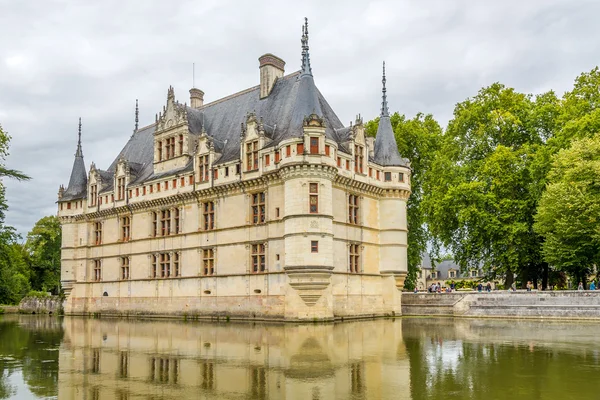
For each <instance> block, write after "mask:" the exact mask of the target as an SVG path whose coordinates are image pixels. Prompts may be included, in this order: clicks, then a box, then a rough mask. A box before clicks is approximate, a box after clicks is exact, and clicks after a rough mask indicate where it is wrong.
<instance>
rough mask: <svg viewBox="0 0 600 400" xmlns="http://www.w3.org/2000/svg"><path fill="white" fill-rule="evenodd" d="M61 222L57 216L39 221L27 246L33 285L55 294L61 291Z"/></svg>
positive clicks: (36, 288) (28, 239)
mask: <svg viewBox="0 0 600 400" xmlns="http://www.w3.org/2000/svg"><path fill="white" fill-rule="evenodd" d="M60 246H61V230H60V222H59V220H58V218H57V217H56V216H49V217H44V218H42V219H40V220H39V221H37V222H36V223H35V225H34V227H33V229H32V230H31V232H29V234H28V235H27V242H26V244H25V247H26V249H27V252H28V254H29V257H30V263H31V287H32V288H33V289H34V290H41V291H48V290H51V291H52V292H53V293H54V294H58V293H59V291H60Z"/></svg>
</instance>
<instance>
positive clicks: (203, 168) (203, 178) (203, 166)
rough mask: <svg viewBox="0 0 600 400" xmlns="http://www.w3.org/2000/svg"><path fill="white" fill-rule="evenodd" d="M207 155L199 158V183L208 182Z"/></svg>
mask: <svg viewBox="0 0 600 400" xmlns="http://www.w3.org/2000/svg"><path fill="white" fill-rule="evenodd" d="M208 171H209V169H208V154H207V155H205V156H200V182H207V181H208V173H209V172H208Z"/></svg>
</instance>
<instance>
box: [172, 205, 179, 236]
mask: <svg viewBox="0 0 600 400" xmlns="http://www.w3.org/2000/svg"><path fill="white" fill-rule="evenodd" d="M180 212H181V211H180V210H179V208H175V209H173V233H174V234H176V235H177V234H178V233H181V218H180Z"/></svg>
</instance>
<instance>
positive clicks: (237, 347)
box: [0, 316, 600, 400]
mask: <svg viewBox="0 0 600 400" xmlns="http://www.w3.org/2000/svg"><path fill="white" fill-rule="evenodd" d="M599 333H600V324H591V323H556V322H554V323H550V322H528V321H490V320H482V321H480V320H452V319H403V320H399V319H398V320H375V321H361V322H349V323H341V324H335V325H273V324H268V325H266V324H242V323H233V322H230V323H212V324H209V323H197V322H194V323H192V322H188V323H184V322H174V321H124V320H123V321H121V320H107V319H104V320H91V319H82V318H63V319H56V318H50V317H35V316H3V317H0V399H5V398H15V399H39V398H59V399H91V400H100V399H102V400H104V399H108V400H110V399H119V400H129V399H132V400H133V399H148V400H150V399H178V400H182V399H302V400H304V399H309V400H313V399H315V400H316V399H414V400H417V399H486V400H487V399H599V398H600V335H599Z"/></svg>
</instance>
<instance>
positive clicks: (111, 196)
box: [110, 194, 115, 203]
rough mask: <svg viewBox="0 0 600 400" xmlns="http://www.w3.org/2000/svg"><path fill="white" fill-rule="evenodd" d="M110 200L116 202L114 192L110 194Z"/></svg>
mask: <svg viewBox="0 0 600 400" xmlns="http://www.w3.org/2000/svg"><path fill="white" fill-rule="evenodd" d="M110 201H111V203H114V202H115V195H114V194H111V195H110Z"/></svg>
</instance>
